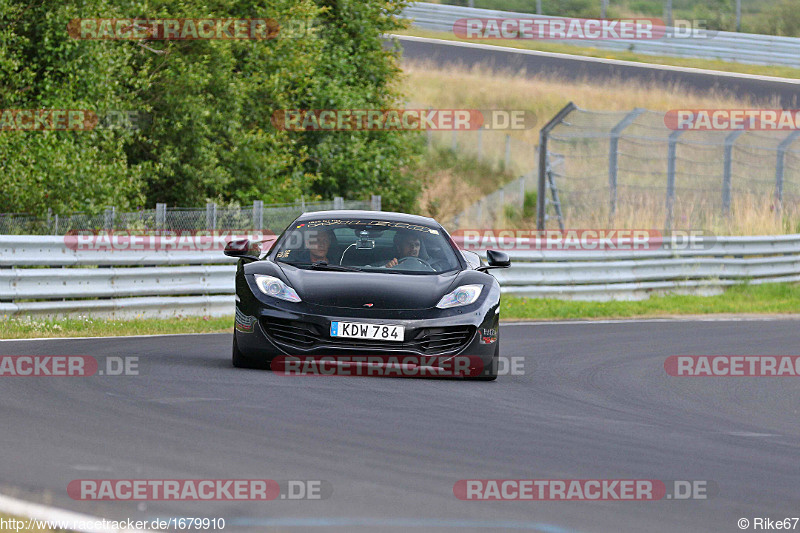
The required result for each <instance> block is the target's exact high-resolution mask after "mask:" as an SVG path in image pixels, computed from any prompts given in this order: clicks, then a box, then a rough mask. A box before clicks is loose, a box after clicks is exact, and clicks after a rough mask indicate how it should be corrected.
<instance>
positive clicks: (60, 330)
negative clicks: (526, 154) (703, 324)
mask: <svg viewBox="0 0 800 533" xmlns="http://www.w3.org/2000/svg"><path fill="white" fill-rule="evenodd" d="M501 314H502V317H503V319H504V320H569V319H602V318H634V317H669V316H680V315H711V314H748V315H749V314H752V315H758V314H769V315H779V314H800V283H772V284H764V285H736V286H733V287H731V288H729V289H728V290H726V291H725V293H723V294H721V295H718V296H683V295H669V296H653V297H651V298H650V299H649V300H643V301H638V302H577V301H566V300H554V299H533V298H519V297H515V296H508V295H507V296H504V297H503V304H502V313H501ZM232 324H233V317H232V316H231V317H222V318H208V317H197V318H193V317H184V318H174V319H138V320H101V319H91V318H79V319H47V320H41V319H40V320H20V319H6V320H0V338H3V339H26V338H35V337H95V336H96V337H113V336H118V335H157V334H165V333H229V332H231V331H232V327H231V325H232Z"/></svg>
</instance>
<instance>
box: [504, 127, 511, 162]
mask: <svg viewBox="0 0 800 533" xmlns="http://www.w3.org/2000/svg"><path fill="white" fill-rule="evenodd" d="M510 166H511V135H509V134H508V133H506V159H505V166H503V170H508V168H509V167H510Z"/></svg>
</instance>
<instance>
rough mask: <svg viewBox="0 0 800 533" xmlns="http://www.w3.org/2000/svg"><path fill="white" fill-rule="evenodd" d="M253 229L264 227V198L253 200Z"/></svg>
mask: <svg viewBox="0 0 800 533" xmlns="http://www.w3.org/2000/svg"><path fill="white" fill-rule="evenodd" d="M253 229H264V200H253Z"/></svg>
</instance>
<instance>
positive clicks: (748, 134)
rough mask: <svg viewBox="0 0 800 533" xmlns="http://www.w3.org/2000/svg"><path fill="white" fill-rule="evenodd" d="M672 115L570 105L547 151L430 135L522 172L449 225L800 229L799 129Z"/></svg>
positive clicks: (492, 139)
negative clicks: (696, 125)
mask: <svg viewBox="0 0 800 533" xmlns="http://www.w3.org/2000/svg"><path fill="white" fill-rule="evenodd" d="M665 116H666V115H665V113H663V112H656V111H649V110H646V109H634V110H631V111H613V112H598V111H589V110H585V109H580V108H578V107H575V106H573V105H570V106H568V107H567V108H565V109H564V110H562V112H561V113H559V114H558V115H557V116H556V117H555V119H554V120H553V121H551V122H552V124H549V126H550V127H547V126H546V127H545V128H544V130H543V135H542V136H540V143H542V142H544V143H545V145H546V151H545V157H543V158H542V157H541V155H540V153H539V147H538V146H534V145H533V144H531V143H525V142H520V141H518V140H515V139H511V138H510V137H509V136H508V135H506V134H504V133H501V132H490V131H486V132H453V133H451V132H446V134H445V133H444V132H442V133H441V134H439V135H438V136H433V137H430V138H431V139H432V141H433V143H435V144H436V145H438V146H449V147H450V148H451V149H452V150H453V151H456V152H458V153H459V154H466V155H468V156H470V157H476V156H477V158H478V159H479V160H482V161H484V162H490V163H492V164H493V165H495V166H496V167H497V168H500V169H510V170H511V171H512V172H513V173H514V174H516V175H518V176H520V178H518V179H517V180H514V181H513V182H511V183H509V184H506V185H504V186H503V187H501V188H499V189H498V190H497V191H495V192H493V193H491V194H490V195H488V196H486V197H484V198H481V199H480V200H478V201H476V202H475V203H473V204H472V205H471V206H469V207H468V208H467V209H465V210H464V211H463V212H461V213H459V214H458V215H456V216H455V217H453V219H452V221H451V224H452V226H454V227H455V228H456V229H458V228H466V227H476V226H478V225H487V224H488V225H497V224H500V225H509V224H510V225H513V224H514V220H513V219H514V218H516V220H517V222H519V223H522V224H524V225H526V226H531V225H532V224H537V226H540V227H542V228H548V229H555V228H558V227H560V226H566V227H571V228H663V229H667V230H670V229H684V228H702V229H705V230H708V231H712V232H718V233H720V234H751V235H752V234H776V233H796V232H800V142H798V139H800V131H798V130H789V131H774V130H773V131H755V130H729V131H707V130H688V129H687V130H677V129H670V127H668V126H667V123H668V122H669V120H665ZM537 184H538V186H537ZM531 195H533V198H531ZM526 196H527V197H528V199H529V200H530V199H533V200H534V201H537V200H538V202H539V206H538V209H537V211H538V212H539V213H537V214H540V215H541V216H537V217H536V220H529V218H533V217H520V216H519V214H520V211H519V209H521V208H524V206H525V201H526ZM515 209H516V210H517V211H515Z"/></svg>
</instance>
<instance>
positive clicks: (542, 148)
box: [536, 102, 577, 230]
mask: <svg viewBox="0 0 800 533" xmlns="http://www.w3.org/2000/svg"><path fill="white" fill-rule="evenodd" d="M575 109H577V106H576V105H575V104H573V103H572V102H570V103H568V104H567V105H566V106H564V109H562V110H561V111H559V112H558V113H557V114H556V116H554V117H553V118H552V119H550V122H548V123H547V124H545V126H544V127H543V128H542V129H541V131H539V187H538V191H539V192H538V196H537V197H536V229H537V230H543V229H544V221H545V212H544V209H545V203H544V200H545V195H546V191H547V189H546V187H545V180H546V179H547V136H548V135H550V131H552V129H553V128H555V127H556V126H558V125H559V124H560V123H561V121H562V120H564V118H565V117H566V116H567V115H569V114H570V113H572V112H573V111H574V110H575Z"/></svg>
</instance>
